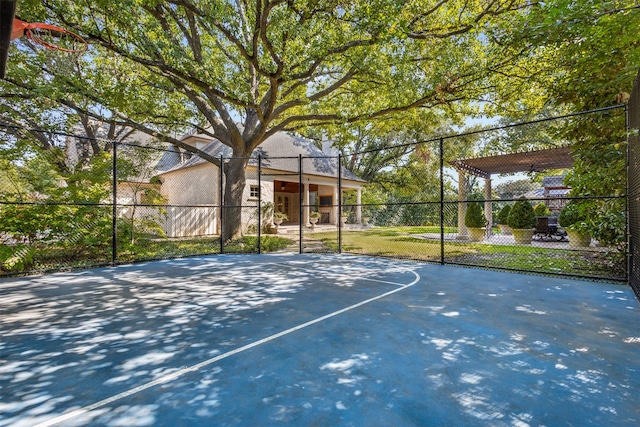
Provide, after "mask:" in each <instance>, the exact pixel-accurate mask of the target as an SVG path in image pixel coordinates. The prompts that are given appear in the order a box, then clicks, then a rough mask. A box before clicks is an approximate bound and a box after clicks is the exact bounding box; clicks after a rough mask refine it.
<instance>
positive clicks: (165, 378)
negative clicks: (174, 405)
mask: <svg viewBox="0 0 640 427" xmlns="http://www.w3.org/2000/svg"><path fill="white" fill-rule="evenodd" d="M409 271H410V272H411V273H413V275H414V276H415V279H414V280H413V281H412V282H411V283H409V284H406V285H403V286H402V287H400V288H396V289H393V290H391V291H389V292H385V293H383V294H381V295H378V296H375V297H373V298H369V299H367V300H364V301H361V302H359V303H356V304H353V305H350V306H349V307H346V308H343V309H340V310H338V311H334V312H333V313H329V314H326V315H324V316H321V317H318V318H316V319H314V320H310V321H308V322H306V323H302V324H300V325H298V326H294V327H293V328H289V329H287V330H284V331H282V332H278V333H277V334H273V335H270V336H268V337H266V338H263V339H261V340H258V341H255V342H252V343H250V344H247V345H244V346H242V347H238V348H236V349H234V350H231V351H228V352H226V353H223V354H220V355H218V356H215V357H212V358H211V359H207V360H205V361H203V362H200V363H197V364H195V365H191V366H188V367H186V368H183V369H180V370H179V371H176V372H174V373H171V374H168V375H165V376H163V377H160V378H158V379H156V380H153V381H150V382H148V383H145V384H142V385H139V386H138V387H134V388H132V389H130V390H127V391H124V392H122V393H118V394H116V395H114V396H111V397H108V398H106V399H103V400H100V401H98V402H96V403H93V404H91V405H87V406H84V407H82V408H79V409H76V410H74V411H71V412H68V413H66V414H62V415H60V416H58V417H55V418H52V419H50V420H47V421H44V422H42V423H40V424H37V425H36V426H35V427H49V426H53V425H56V424H58V423H61V422H63V421H67V420H70V419H72V418H75V417H77V416H80V415H83V414H86V413H87V412H90V411H93V410H96V409H98V408H101V407H103V406H106V405H108V404H110V403H113V402H115V401H118V400H120V399H124V398H125V397H129V396H132V395H134V394H136V393H139V392H141V391H144V390H147V389H149V388H151V387H154V386H156V385H159V384H163V383H167V382H169V381H172V380H175V379H176V378H178V377H181V376H182V375H185V374H187V373H189V372H195V371H198V370H200V369H201V368H204V367H205V366H208V365H211V364H212V363H216V362H218V361H220V360H222V359H226V358H227V357H230V356H233V355H235V354H238V353H242V352H243V351H246V350H249V349H252V348H254V347H258V346H260V345H262V344H265V343H268V342H270V341H273V340H275V339H278V338H280V337H283V336H285V335H289V334H292V333H293V332H296V331H299V330H301V329H304V328H306V327H309V326H311V325H314V324H316V323H319V322H322V321H324V320H327V319H330V318H332V317H335V316H338V315H340V314H342V313H346V312H347V311H351V310H353V309H356V308H358V307H362V306H363V305H367V304H369V303H371V302H373V301H376V300H379V299H381V298H385V297H387V296H389V295H392V294H395V293H396V292H400V291H402V290H404V289H407V288H409V287H411V286H413V285H415V284H416V283H418V282H419V281H420V275H419V274H418V273H416V272H415V271H413V270H409Z"/></svg>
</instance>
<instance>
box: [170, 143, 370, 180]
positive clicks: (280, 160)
mask: <svg viewBox="0 0 640 427" xmlns="http://www.w3.org/2000/svg"><path fill="white" fill-rule="evenodd" d="M193 137H194V138H199V137H200V138H199V139H210V138H209V137H208V136H204V135H202V136H201V135H194V136H193ZM203 151H205V152H206V153H207V154H209V155H211V156H213V157H220V156H222V157H223V158H225V159H228V158H229V157H231V155H232V151H231V148H230V147H228V146H226V145H224V144H222V143H221V142H220V141H218V140H214V141H212V142H210V143H209V144H208V145H206V146H205V147H204V148H203ZM181 156H182V159H183V160H184V158H185V157H187V156H189V158H188V159H187V160H186V161H182V162H180V160H181ZM258 156H260V158H261V167H262V168H268V169H274V170H280V171H285V172H293V173H297V172H298V157H299V156H302V157H303V159H304V161H303V173H304V174H307V175H317V176H329V177H334V178H337V176H338V171H337V160H338V159H337V158H336V157H329V156H327V155H326V154H325V153H323V152H322V150H320V149H319V148H318V147H316V146H315V145H314V144H313V142H312V141H311V140H308V139H306V138H302V137H299V136H294V135H290V134H288V133H285V132H279V133H277V134H275V135H273V136H271V137H269V138H267V139H266V140H265V141H264V142H263V143H262V144H261V145H260V146H259V147H258V148H256V149H255V150H254V151H253V153H252V154H251V159H250V160H249V165H250V166H257V165H258ZM204 163H206V161H205V160H203V159H202V158H200V157H198V156H195V155H190V154H185V153H179V152H177V151H176V150H173V151H171V152H167V153H166V154H165V156H163V158H162V159H161V160H160V162H159V163H158V171H159V172H160V173H166V172H173V171H177V170H180V169H184V168H189V167H193V166H196V165H200V164H204ZM341 169H342V170H341V174H342V178H343V179H349V180H354V181H361V182H365V181H364V180H362V179H360V178H358V177H357V176H356V175H355V174H353V173H352V172H351V171H349V170H347V169H345V168H344V167H343V168H341Z"/></svg>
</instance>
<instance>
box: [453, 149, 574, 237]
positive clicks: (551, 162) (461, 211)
mask: <svg viewBox="0 0 640 427" xmlns="http://www.w3.org/2000/svg"><path fill="white" fill-rule="evenodd" d="M571 150H572V148H571V147H570V146H563V147H556V148H546V149H543V150H535V151H526V152H521V153H510V154H499V155H495V156H487V157H477V158H473V159H458V160H456V161H455V162H452V163H451V165H452V166H454V167H455V168H456V169H457V170H458V175H459V179H458V201H460V202H464V201H465V200H466V194H465V190H464V175H465V174H467V173H468V174H472V175H475V176H478V177H480V178H484V180H485V184H484V198H485V202H484V213H485V217H486V218H487V222H488V223H489V224H492V223H493V212H492V209H491V175H494V174H506V173H518V172H542V171H545V170H550V169H568V168H570V167H571V166H572V165H573V157H572V156H571ZM465 212H466V204H465V203H458V237H459V238H466V236H467V234H468V233H467V228H466V226H465V225H464V216H465ZM486 235H487V237H490V236H491V227H487V231H486Z"/></svg>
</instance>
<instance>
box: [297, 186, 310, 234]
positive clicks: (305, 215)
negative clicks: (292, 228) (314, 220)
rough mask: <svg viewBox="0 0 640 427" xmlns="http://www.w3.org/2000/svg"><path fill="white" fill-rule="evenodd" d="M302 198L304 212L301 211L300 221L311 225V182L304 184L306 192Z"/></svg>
mask: <svg viewBox="0 0 640 427" xmlns="http://www.w3.org/2000/svg"><path fill="white" fill-rule="evenodd" d="M302 197H303V199H302V212H300V222H301V223H302V224H304V225H306V226H311V224H310V223H309V183H308V182H307V183H306V184H304V193H303V196H302Z"/></svg>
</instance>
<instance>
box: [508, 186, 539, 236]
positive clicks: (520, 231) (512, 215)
mask: <svg viewBox="0 0 640 427" xmlns="http://www.w3.org/2000/svg"><path fill="white" fill-rule="evenodd" d="M507 225H508V226H509V227H510V228H511V232H512V233H513V239H514V240H515V242H516V243H517V244H520V245H530V244H531V239H532V238H533V234H534V233H535V231H536V229H535V226H536V215H535V213H534V212H533V206H531V203H529V201H528V200H527V199H525V198H524V197H521V198H519V199H518V200H517V201H516V202H515V203H514V204H513V206H512V207H511V211H510V212H509V217H508V218H507Z"/></svg>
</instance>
